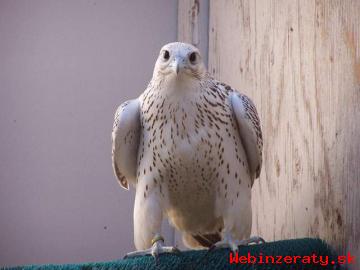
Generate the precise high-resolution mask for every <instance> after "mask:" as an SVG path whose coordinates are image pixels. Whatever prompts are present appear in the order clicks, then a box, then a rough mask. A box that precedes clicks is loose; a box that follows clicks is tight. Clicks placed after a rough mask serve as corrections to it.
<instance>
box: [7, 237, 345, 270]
mask: <svg viewBox="0 0 360 270" xmlns="http://www.w3.org/2000/svg"><path fill="white" fill-rule="evenodd" d="M248 253H250V254H251V255H252V256H258V255H260V254H262V255H263V256H265V255H272V256H275V257H274V258H276V259H278V258H279V257H276V256H283V258H284V256H287V255H290V256H312V254H316V255H318V256H320V255H322V256H329V264H328V265H327V266H322V265H320V264H317V265H315V264H307V263H301V262H298V263H296V264H293V263H292V264H286V263H283V264H265V263H263V264H260V263H257V264H241V263H238V264H235V263H233V264H230V250H229V249H216V250H212V251H207V250H200V251H199V250H198V251H183V252H181V253H180V254H162V255H160V257H159V260H158V262H157V264H155V260H154V258H153V257H151V256H141V257H134V258H129V259H119V260H115V261H109V262H93V263H81V264H58V265H55V264H46V265H27V266H17V267H12V268H4V269H14V270H17V269H25V270H35V269H42V270H48V269H58V270H65V269H66V270H80V269H81V270H87V269H89V270H90V269H94V270H95V269H98V270H100V269H123V270H130V269H132V270H135V269H147V270H150V269H157V270H160V269H179V270H180V269H181V270H182V269H185V270H186V269H188V270H190V269H194V270H195V269H196V270H201V269H216V270H219V269H256V270H265V269H266V270H273V269H274V270H277V269H279V270H280V269H309V270H310V269H311V270H316V269H332V270H334V269H340V267H339V266H337V264H335V265H334V264H332V263H331V262H332V261H334V262H335V259H337V257H336V255H335V253H334V252H333V251H332V249H331V248H330V247H329V246H328V245H327V244H326V243H325V242H323V241H322V240H320V239H310V238H304V239H294V240H282V241H276V242H269V243H265V244H260V245H251V246H246V247H240V248H239V252H238V256H239V257H240V256H248ZM323 258H325V257H323ZM258 259H259V257H258ZM263 259H264V260H265V257H263ZM297 260H298V259H297Z"/></svg>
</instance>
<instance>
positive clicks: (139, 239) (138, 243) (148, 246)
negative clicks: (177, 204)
mask: <svg viewBox="0 0 360 270" xmlns="http://www.w3.org/2000/svg"><path fill="white" fill-rule="evenodd" d="M145 190H146V188H145ZM145 190H144V189H141V186H138V187H137V190H136V196H135V207H134V240H135V241H134V242H135V247H136V249H137V251H133V252H130V253H128V254H127V255H126V256H125V257H134V256H141V255H152V256H153V257H155V259H157V258H158V256H159V255H160V254H161V253H167V252H171V253H172V252H176V251H178V249H177V248H175V247H166V246H164V238H163V237H162V236H161V235H160V231H161V222H162V212H163V209H162V205H161V201H160V195H159V194H158V193H157V190H150V189H149V190H148V192H147V193H144V192H145ZM144 194H145V196H144Z"/></svg>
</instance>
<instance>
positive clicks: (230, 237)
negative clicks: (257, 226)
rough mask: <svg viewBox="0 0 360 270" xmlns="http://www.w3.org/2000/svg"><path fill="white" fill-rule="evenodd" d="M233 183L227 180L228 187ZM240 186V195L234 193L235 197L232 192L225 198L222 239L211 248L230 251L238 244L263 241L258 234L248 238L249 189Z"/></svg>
mask: <svg viewBox="0 0 360 270" xmlns="http://www.w3.org/2000/svg"><path fill="white" fill-rule="evenodd" d="M233 184H234V183H231V182H229V186H230V187H231V185H233ZM240 187H241V186H240ZM241 188H242V192H241V194H240V196H237V195H236V197H235V196H234V194H231V195H230V196H228V197H227V198H226V200H225V203H227V205H226V204H225V207H224V210H223V221H224V228H223V232H222V240H221V241H219V242H217V243H215V244H214V246H213V247H211V249H213V248H230V249H231V250H232V251H234V252H236V251H237V250H238V249H239V246H247V245H249V244H254V243H256V244H259V243H264V242H265V241H264V240H263V239H262V238H261V237H258V236H255V237H250V238H248V237H249V236H250V233H251V221H252V211H251V190H250V188H248V189H247V188H246V187H241ZM233 189H234V190H235V189H236V186H235V187H234V186H233ZM231 196H233V197H231ZM232 200H234V203H231V204H230V202H232Z"/></svg>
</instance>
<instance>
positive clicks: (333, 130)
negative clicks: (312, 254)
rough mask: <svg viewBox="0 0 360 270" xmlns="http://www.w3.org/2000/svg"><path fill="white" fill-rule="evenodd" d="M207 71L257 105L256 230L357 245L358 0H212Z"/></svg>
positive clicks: (342, 247)
mask: <svg viewBox="0 0 360 270" xmlns="http://www.w3.org/2000/svg"><path fill="white" fill-rule="evenodd" d="M209 71H210V72H211V73H212V74H213V75H214V76H215V77H216V78H217V79H220V80H222V81H225V82H227V83H229V84H230V85H232V86H234V87H236V88H237V89H238V90H240V91H241V92H243V93H245V94H247V95H249V96H250V97H251V98H252V99H253V100H254V102H255V104H256V105H257V108H258V109H259V112H260V116H261V120H262V128H263V133H264V142H265V145H264V162H263V169H262V173H261V178H260V180H258V181H256V182H255V185H254V189H253V234H258V235H261V236H263V237H265V238H266V239H267V240H273V239H283V238H294V237H305V236H311V237H321V238H323V239H325V240H327V241H328V242H329V243H330V244H332V245H333V246H335V247H337V248H338V250H340V251H342V252H344V251H345V250H346V249H348V250H353V251H354V250H359V248H360V244H359V243H360V192H359V187H360V135H359V134H360V124H359V123H360V1H357V0H346V1H340V0H330V1H324V0H318V1H316V0H305V1H302V0H301V1H300V0H298V1H296V0H290V1H289V0H279V1H268V0H241V1H232V0H225V1H216V0H211V1H210V22H209ZM359 255H360V254H359Z"/></svg>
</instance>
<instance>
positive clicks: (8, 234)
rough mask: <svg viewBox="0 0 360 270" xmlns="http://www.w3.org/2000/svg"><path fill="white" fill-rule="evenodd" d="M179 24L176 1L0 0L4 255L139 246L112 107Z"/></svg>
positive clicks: (57, 258) (109, 255) (114, 253)
mask: <svg viewBox="0 0 360 270" xmlns="http://www.w3.org/2000/svg"><path fill="white" fill-rule="evenodd" d="M176 23H177V1H169V0H162V1H160V0H157V1H147V0H143V1H130V0H128V1H95V0H93V1H72V0H66V1H45V0H43V1H40V0H32V1H13V0H8V1H3V0H1V1H0V266H1V265H15V264H29V263H64V262H69V263H70V262H81V261H97V260H111V259H117V258H121V257H122V256H123V255H124V254H125V252H126V251H129V250H133V249H134V247H133V231H132V226H133V224H132V208H133V192H126V191H125V190H122V189H121V188H120V187H119V185H118V184H117V182H116V180H115V177H114V176H113V173H112V168H111V155H110V153H111V150H110V147H111V145H110V133H111V127H112V120H113V114H114V111H115V109H116V107H117V105H118V104H120V103H121V102H123V101H125V100H126V99H130V98H134V97H136V96H138V95H139V94H140V93H141V92H142V91H143V90H144V88H145V87H146V84H147V82H148V81H149V79H150V77H151V74H152V68H153V64H154V61H155V58H156V56H157V54H158V51H159V49H160V47H161V46H162V45H163V44H165V43H167V42H170V41H174V40H175V39H176V34H177V31H176Z"/></svg>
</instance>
